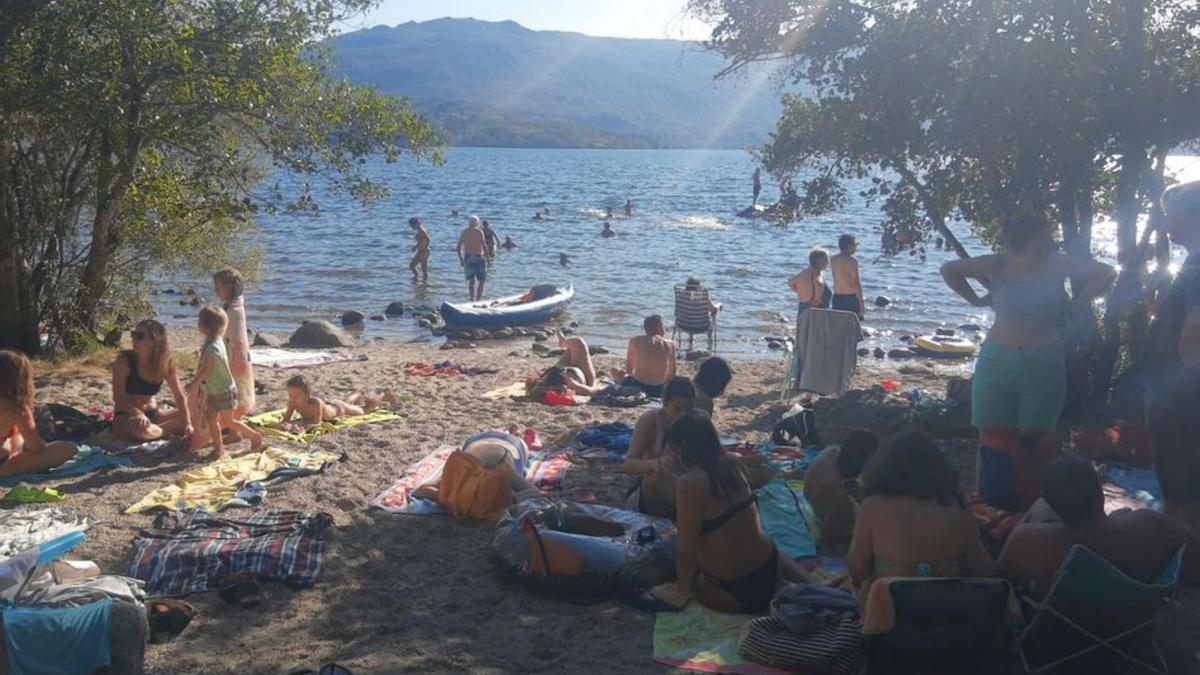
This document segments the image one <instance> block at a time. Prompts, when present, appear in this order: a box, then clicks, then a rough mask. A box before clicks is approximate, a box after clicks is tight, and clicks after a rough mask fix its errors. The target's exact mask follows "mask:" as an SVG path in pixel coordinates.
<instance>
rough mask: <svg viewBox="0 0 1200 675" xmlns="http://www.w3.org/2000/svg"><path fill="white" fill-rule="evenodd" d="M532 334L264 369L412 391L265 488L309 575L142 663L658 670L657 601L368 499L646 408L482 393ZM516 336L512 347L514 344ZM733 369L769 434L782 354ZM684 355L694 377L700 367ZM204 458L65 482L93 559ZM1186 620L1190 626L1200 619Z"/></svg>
mask: <svg viewBox="0 0 1200 675" xmlns="http://www.w3.org/2000/svg"><path fill="white" fill-rule="evenodd" d="M173 337H174V338H175V340H176V344H177V345H180V344H185V342H184V341H185V340H186V343H190V342H192V341H193V338H192V336H191V335H190V334H188V333H182V334H181V333H179V332H178V331H173ZM529 346H530V345H529V343H528V342H527V341H522V342H511V343H505V344H500V343H484V344H483V345H482V346H481V347H480V348H478V349H472V350H452V351H440V350H438V349H436V347H435V346H432V345H428V344H402V343H396V342H382V341H369V342H367V343H365V344H363V345H362V346H361V347H358V348H355V349H353V350H352V351H353V353H354V354H355V355H356V356H363V357H365V360H359V361H350V362H344V363H336V364H329V365H323V366H318V367H313V368H306V369H303V370H302V371H295V370H275V369H266V368H258V369H256V377H257V379H258V381H259V382H262V383H264V384H265V385H266V387H267V392H266V393H265V394H264V395H262V396H260V397H259V406H258V410H259V411H266V410H270V409H274V408H278V407H282V406H283V404H284V402H285V394H284V391H283V385H282V383H283V381H284V380H285V379H287V377H289V376H291V375H292V374H294V373H296V372H303V374H304V375H305V376H306V377H307V378H309V379H310V380H311V381H312V382H313V385H314V390H315V392H316V393H317V394H318V395H320V396H325V397H345V396H348V395H350V394H351V393H353V392H354V391H358V390H361V389H363V388H370V389H391V390H393V391H396V392H407V393H410V394H412V395H413V396H414V399H415V400H414V402H413V403H411V404H409V405H407V406H405V410H406V411H407V413H408V416H407V418H405V419H402V420H398V421H391V422H385V423H380V424H372V425H364V426H359V427H355V428H350V429H346V430H343V431H340V432H338V433H334V434H329V435H326V436H323V437H321V438H319V439H318V440H317V441H315V442H314V443H313V446H315V447H319V448H324V449H328V450H332V451H334V452H344V453H346V454H347V455H348V460H347V461H346V462H345V463H344V464H341V465H339V466H337V467H336V468H335V469H334V470H332V471H330V472H328V473H327V474H324V475H319V476H314V477H309V478H305V479H300V480H295V481H292V482H290V483H287V484H284V485H281V486H278V487H274V488H271V490H270V494H269V496H268V499H267V502H266V507H268V508H271V509H300V510H307V511H325V512H328V513H330V514H331V515H332V516H333V519H334V523H335V525H334V527H333V529H332V531H331V532H330V533H329V545H328V548H327V553H326V556H325V559H324V567H323V569H322V572H321V575H320V578H319V579H318V581H317V584H316V586H315V587H313V588H311V589H305V590H293V589H290V588H287V587H284V586H282V585H280V584H266V585H264V601H263V603H262V604H261V605H260V606H259V607H257V608H254V609H243V608H240V607H235V606H231V605H227V604H225V603H223V602H222V601H221V600H219V599H218V598H217V597H216V596H215V594H202V595H196V596H192V597H190V598H189V599H188V600H189V602H191V603H193V604H194V605H195V606H196V607H197V609H198V610H199V616H198V617H197V618H196V620H195V621H194V622H193V623H192V624H191V626H189V627H188V629H187V630H186V631H185V632H184V634H183V635H182V636H180V637H179V638H178V639H176V640H174V641H173V642H170V643H168V644H165V645H152V646H150V647H149V648H148V653H147V671H148V672H152V673H207V674H215V673H283V672H288V671H290V670H292V669H295V668H301V667H309V668H313V669H314V670H315V669H316V668H317V667H318V666H320V665H321V664H323V663H327V662H331V661H336V662H338V663H341V664H342V665H345V666H347V667H349V668H351V669H352V670H353V671H354V672H355V673H393V672H421V673H427V672H463V671H471V672H479V673H500V672H505V673H507V672H522V673H524V672H566V671H577V672H614V673H648V672H659V671H661V670H663V669H662V668H661V667H659V666H657V665H655V664H654V663H653V661H652V660H651V639H652V633H653V622H654V617H653V615H652V614H646V613H643V612H639V611H637V610H635V609H632V608H630V607H628V606H626V605H624V604H621V603H619V602H616V601H609V602H605V603H602V604H598V605H590V606H579V605H574V604H570V603H568V602H564V601H562V600H559V599H554V598H548V597H543V596H539V595H535V594H533V593H532V592H529V591H527V590H524V589H523V588H521V587H518V586H516V585H515V584H512V583H510V582H509V581H507V580H506V579H504V578H502V577H501V576H500V575H499V573H498V572H497V570H496V569H495V568H494V567H493V566H492V564H491V563H489V562H488V560H487V542H488V539H489V535H490V532H491V527H490V526H489V525H487V524H482V523H467V522H462V521H457V520H453V519H451V518H449V517H414V516H398V515H392V514H388V513H383V512H379V511H376V510H373V509H371V508H370V507H369V503H370V501H371V499H372V498H374V497H375V496H376V495H377V494H378V493H379V492H380V491H382V490H383V489H385V488H386V487H388V486H389V485H391V483H392V481H393V480H394V479H395V478H397V477H398V476H400V475H401V474H402V473H403V471H404V469H405V468H406V467H407V466H408V465H409V464H410V463H411V462H414V461H416V460H418V459H419V458H421V457H422V456H423V455H424V454H425V453H426V452H427V451H429V450H430V449H432V448H434V447H436V446H438V445H439V444H442V443H451V444H456V443H459V442H460V441H461V440H462V439H463V438H464V437H465V436H467V435H469V434H471V433H474V432H477V431H481V430H485V429H489V428H496V427H502V426H506V425H508V424H510V423H516V424H520V425H524V426H532V427H533V428H535V429H537V430H538V432H539V433H540V434H541V437H542V439H543V440H544V441H545V443H546V444H547V446H548V447H552V446H554V445H557V444H566V443H568V442H569V441H570V439H571V438H572V437H573V435H574V432H575V431H576V430H577V429H579V428H580V427H582V426H584V425H586V424H588V423H589V422H593V421H616V420H625V421H628V422H630V423H632V422H633V421H634V420H635V419H636V417H637V416H638V415H639V414H640V412H639V411H637V410H619V409H612V408H604V407H596V406H582V407H576V408H551V407H547V406H543V405H539V404H535V403H528V402H509V401H487V400H482V399H480V398H479V394H480V393H482V392H484V391H487V390H489V389H492V388H495V387H499V386H502V385H505V384H508V383H511V382H512V381H514V380H517V379H520V378H523V377H524V376H526V375H528V374H531V373H533V372H536V371H537V370H538V369H540V368H542V367H544V366H546V365H548V364H549V363H550V361H549V360H546V359H542V358H539V357H537V356H536V355H534V354H532V353H531V352H530V351H529ZM514 350H519V351H520V352H521V353H520V355H516V356H513V355H510V352H513V351H514ZM445 359H454V360H456V361H458V362H460V363H463V364H465V365H468V366H479V367H488V368H499V369H500V372H499V373H498V374H495V375H486V376H479V377H468V376H458V377H450V378H443V377H409V376H406V375H405V374H404V370H403V366H404V363H405V362H408V361H423V362H433V361H441V360H445ZM597 361H598V366H613V365H619V364H620V362H619V360H618V359H617V358H616V357H615V356H600V357H597ZM895 365H896V364H895V363H893V362H886V361H884V362H878V361H874V360H872V359H868V360H867V361H866V362H864V363H863V364H862V367H861V368H860V372H859V374H858V375H857V376H856V379H855V383H856V385H859V386H863V385H869V384H872V383H874V382H878V381H879V380H881V379H884V378H895V379H899V380H901V381H902V382H904V383H905V385H906V386H907V385H911V386H921V387H926V388H930V389H935V390H936V389H940V388H942V386H943V385H942V383H941V380H942V379H943V378H942V376H941V375H938V374H932V375H918V376H913V375H898V374H897V373H896V371H895V370H894V368H895ZM734 367H735V370H736V371H737V374H736V376H735V378H734V381H733V384H732V385H731V387H730V391H729V392H728V394H727V397H726V398H725V399H724V400H722V401H720V402H719V404H718V414H717V422H718V426H719V428H720V430H721V432H722V434H723V435H726V436H736V437H741V438H744V439H746V440H750V441H756V440H762V439H765V438H768V437H769V434H770V429H771V426H772V424H773V423H774V422H775V421H776V419H778V417H779V415H780V413H781V412H783V411H784V410H785V409H786V408H787V407H788V406H789V404H790V403H789V402H787V401H781V400H780V387H781V383H782V376H783V374H784V373H785V372H786V371H785V367H784V365H783V362H782V357H781V356H779V357H777V358H766V359H760V360H755V361H743V362H738V363H735V366H734ZM681 368H682V369H683V370H682V372H684V373H685V374H689V375H690V373H691V367H690V365H687V366H681ZM109 381H110V377H109V375H108V373H107V372H106V371H104V370H103V369H99V368H87V367H78V366H76V367H72V368H70V369H57V370H47V369H45V368H43V372H42V374H41V375H39V377H38V389H39V392H38V400H39V401H40V402H49V401H57V402H61V403H67V404H71V405H75V406H78V407H86V406H90V405H107V404H108V403H109ZM241 449H244V445H243V446H242V447H241V448H238V450H241ZM194 461H195V460H194V459H193V458H191V457H189V456H188V455H186V454H179V455H175V456H171V457H166V458H163V459H161V460H148V461H142V462H141V465H139V466H136V467H131V468H126V469H118V470H113V471H110V472H107V473H102V474H93V475H90V476H85V477H82V478H78V479H73V480H68V481H66V482H64V483H63V484H61V485H59V486H58V487H59V489H61V490H62V491H64V492H66V493H68V494H69V495H70V496H69V498H68V500H67V501H66V502H64V503H63V504H62V506H63V507H65V508H68V509H70V510H72V511H74V512H76V513H80V514H86V515H88V516H89V517H91V518H92V519H94V520H95V521H98V522H99V524H98V525H97V526H96V527H95V528H94V529H93V530H92V531H91V532H90V533H89V538H88V542H87V543H86V544H85V545H84V546H83V547H82V548H81V549H79V550H78V553H79V556H78V557H80V558H91V559H93V560H95V561H96V562H97V563H98V564H99V565H100V567H101V569H103V570H104V571H106V572H112V573H122V572H124V571H125V570H126V568H127V564H128V556H129V553H130V549H131V545H132V541H133V538H134V536H135V535H136V533H137V531H138V530H139V529H140V528H143V527H146V526H148V525H149V524H150V523H151V521H152V516H150V515H125V514H124V513H123V512H124V510H125V509H126V508H127V507H128V506H129V505H130V504H132V503H134V502H136V501H137V500H138V499H140V498H141V497H142V496H144V495H145V494H146V493H147V492H149V491H150V490H152V489H154V488H157V487H160V486H163V485H165V484H167V483H169V482H171V481H172V480H173V479H174V478H175V477H176V476H178V475H179V474H180V473H181V472H182V471H184V470H186V469H187V468H188V467H189V466H191V465H192V464H191V462H194ZM629 485H630V479H629V478H627V477H625V476H623V475H621V474H620V473H619V472H618V471H617V470H616V466H615V465H612V464H604V463H582V462H581V463H580V464H579V465H578V466H576V467H574V469H573V470H572V471H571V472H570V473H569V474H568V478H567V487H568V488H570V487H573V486H587V487H590V488H591V489H593V490H594V491H595V492H596V493H597V495H598V497H599V500H600V501H601V502H603V503H609V504H617V503H619V502H620V498H621V495H622V494H623V493H624V491H625V489H626V488H627V487H628V486H629ZM241 512H243V513H245V512H246V511H244V510H242V511H241ZM1188 625H1189V626H1192V627H1194V626H1195V621H1190V622H1188ZM1192 633H1193V635H1191V636H1190V637H1191V639H1192V644H1194V642H1195V640H1194V637H1195V635H1194V630H1193V631H1192ZM1183 644H1184V645H1185V647H1186V644H1187V643H1186V642H1184V643H1183ZM1185 653H1186V652H1185Z"/></svg>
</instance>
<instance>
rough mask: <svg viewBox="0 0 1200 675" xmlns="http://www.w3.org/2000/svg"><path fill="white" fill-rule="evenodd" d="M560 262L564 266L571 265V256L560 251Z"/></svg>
mask: <svg viewBox="0 0 1200 675" xmlns="http://www.w3.org/2000/svg"><path fill="white" fill-rule="evenodd" d="M558 264H559V265H561V266H562V267H570V266H571V256H569V255H567V254H566V253H559V254H558Z"/></svg>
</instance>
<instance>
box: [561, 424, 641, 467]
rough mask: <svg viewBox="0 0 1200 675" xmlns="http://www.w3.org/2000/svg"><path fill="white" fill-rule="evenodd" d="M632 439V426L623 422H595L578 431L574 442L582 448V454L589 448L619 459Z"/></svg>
mask: <svg viewBox="0 0 1200 675" xmlns="http://www.w3.org/2000/svg"><path fill="white" fill-rule="evenodd" d="M632 440H633V427H631V426H629V425H628V424H627V423H625V422H608V423H599V422H597V423H595V424H592V425H589V426H587V427H585V428H583V429H582V430H580V431H579V433H578V434H576V436H575V442H576V443H577V444H578V445H580V446H582V447H583V448H584V450H583V452H582V453H581V454H583V455H584V456H587V455H588V451H589V450H599V451H600V452H601V453H603V455H604V456H607V457H610V458H614V459H620V458H622V457H624V456H625V453H626V452H629V443H630V441H632Z"/></svg>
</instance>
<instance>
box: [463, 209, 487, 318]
mask: <svg viewBox="0 0 1200 675" xmlns="http://www.w3.org/2000/svg"><path fill="white" fill-rule="evenodd" d="M486 250H487V241H486V239H485V238H484V235H483V231H482V230H480V229H479V216H471V217H470V218H468V219H467V229H465V230H463V231H462V234H460V235H458V247H457V251H458V263H459V264H460V265H462V268H463V272H464V273H465V274H466V275H467V291H468V293H469V294H470V297H471V301H472V302H475V301H476V300H482V299H483V284H484V282H485V281H487V260H486V259H485V258H484V257H483V256H484V252H485V251H486ZM476 281H478V282H479V285H478V287H477V286H476V285H475V282H476Z"/></svg>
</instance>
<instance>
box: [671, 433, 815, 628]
mask: <svg viewBox="0 0 1200 675" xmlns="http://www.w3.org/2000/svg"><path fill="white" fill-rule="evenodd" d="M667 441H668V443H670V444H671V445H672V446H673V447H674V448H675V449H676V450H677V451H678V452H679V457H680V461H681V463H682V464H683V467H684V473H683V474H682V475H681V476H680V477H679V482H678V483H677V485H676V487H675V490H676V514H677V519H676V525H677V527H678V531H679V539H678V540H677V543H676V549H675V566H676V570H677V576H678V581H677V582H676V583H674V584H663V585H661V586H656V587H655V588H654V595H655V596H656V597H657V598H658V599H660V600H662V601H663V602H666V603H667V604H669V605H673V606H676V607H682V606H684V605H686V604H687V603H688V602H689V601H690V600H691V599H692V598H695V599H697V600H699V601H700V603H701V604H702V605H704V606H706V607H709V608H711V609H715V610H717V611H719V612H730V613H735V614H756V613H759V612H762V611H763V610H765V609H767V606H768V605H769V604H770V602H771V599H772V598H774V597H775V591H776V589H777V588H778V587H779V586H780V585H781V584H782V583H783V582H784V581H785V580H787V581H799V580H802V579H803V578H804V573H803V571H802V570H801V569H800V567H799V566H798V565H796V564H795V563H793V562H792V561H791V560H790V559H788V558H787V557H786V556H780V555H779V550H778V549H777V548H775V544H774V542H772V541H771V538H770V537H768V536H767V534H766V532H764V531H763V529H762V523H761V522H759V519H758V505H757V504H756V502H755V499H754V493H753V492H752V491H751V488H750V482H749V480H748V479H747V477H746V473H745V471H744V469H743V468H742V465H741V463H740V462H738V461H737V459H736V458H734V457H733V456H731V455H729V454H727V453H726V452H725V451H724V450H723V449H722V448H721V440H720V437H719V436H718V435H717V430H716V428H714V427H713V424H712V420H711V419H709V417H708V415H707V414H705V413H704V412H703V411H700V410H692V411H690V412H687V413H684V414H683V415H682V416H681V417H680V418H679V419H678V420H677V421H676V422H675V423H674V424H672V425H671V428H670V429H669V430H668V431H667Z"/></svg>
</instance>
